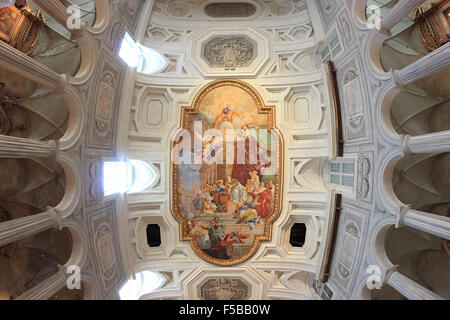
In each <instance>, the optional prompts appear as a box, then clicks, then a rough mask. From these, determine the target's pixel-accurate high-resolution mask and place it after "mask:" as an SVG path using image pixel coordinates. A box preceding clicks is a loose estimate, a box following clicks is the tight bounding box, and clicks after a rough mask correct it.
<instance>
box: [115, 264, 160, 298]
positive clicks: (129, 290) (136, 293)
mask: <svg viewBox="0 0 450 320" xmlns="http://www.w3.org/2000/svg"><path fill="white" fill-rule="evenodd" d="M163 283H164V278H163V277H162V276H161V275H160V274H159V273H156V272H151V271H144V272H141V273H138V274H136V279H131V280H128V281H127V283H125V285H124V286H123V287H122V288H121V289H120V291H119V295H120V299H121V300H139V299H140V298H141V297H142V296H144V295H146V294H148V293H150V292H152V291H154V290H156V289H158V288H159V287H161V286H162V284H163Z"/></svg>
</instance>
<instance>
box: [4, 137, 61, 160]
mask: <svg viewBox="0 0 450 320" xmlns="http://www.w3.org/2000/svg"><path fill="white" fill-rule="evenodd" d="M57 153H58V143H57V142H55V141H52V140H51V141H47V142H44V141H37V140H31V139H25V138H17V137H10V136H4V135H0V158H31V157H41V158H49V157H52V156H55V157H56V158H57Z"/></svg>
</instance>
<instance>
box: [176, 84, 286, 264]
mask: <svg viewBox="0 0 450 320" xmlns="http://www.w3.org/2000/svg"><path fill="white" fill-rule="evenodd" d="M223 86H235V87H238V88H241V89H243V90H244V91H245V92H247V93H248V94H250V96H251V97H252V98H253V99H254V101H255V102H256V105H257V106H258V113H261V114H267V115H268V128H267V129H268V130H269V131H270V130H275V131H276V132H277V134H278V136H279V146H278V164H277V173H276V178H275V179H276V182H275V200H274V210H273V212H272V214H271V215H270V217H269V218H267V219H266V220H265V225H264V234H263V235H256V236H255V239H254V242H253V244H252V246H251V248H250V249H249V250H248V251H247V252H246V253H245V254H244V255H242V256H240V257H239V258H236V259H230V260H224V259H217V258H214V257H211V256H209V255H208V254H206V253H205V252H204V251H203V250H202V249H201V248H200V247H199V244H198V242H197V241H195V240H196V238H195V237H192V236H189V235H188V227H187V222H188V221H187V220H186V219H185V218H184V217H182V216H181V215H180V212H179V208H178V201H179V198H178V194H179V193H178V182H177V181H178V179H179V177H178V165H177V164H175V163H174V161H172V162H171V176H172V179H171V191H172V194H171V197H170V200H171V204H170V208H171V212H172V215H173V216H174V217H175V219H176V220H177V221H178V222H179V223H180V225H181V227H180V228H179V231H180V239H181V241H190V243H191V246H192V248H193V250H194V251H195V252H196V254H197V255H198V256H199V257H200V258H202V259H203V260H205V261H206V262H209V263H211V264H215V265H219V266H233V265H237V264H240V263H243V262H245V261H247V260H248V259H250V258H251V257H252V256H253V255H254V254H255V253H256V252H257V250H258V249H259V247H260V245H261V242H262V241H271V239H272V227H273V226H272V224H273V222H274V221H275V220H276V219H277V218H278V217H279V215H280V213H281V211H282V198H283V182H284V138H283V135H282V133H281V132H280V131H279V130H278V128H277V127H276V112H275V106H268V105H265V103H264V101H263V99H262V97H261V95H260V94H259V93H258V91H257V90H256V89H254V88H253V87H252V86H250V85H249V84H247V83H245V82H243V81H240V80H236V79H221V80H216V81H213V82H211V83H209V84H207V85H206V86H204V87H203V88H202V89H201V90H200V91H199V93H198V94H197V95H196V96H195V98H194V102H193V104H192V105H191V106H185V107H182V110H181V119H180V120H181V121H180V127H179V129H187V128H188V126H189V118H190V116H191V115H195V114H198V109H199V107H200V103H201V101H202V100H203V98H204V97H205V96H206V95H207V94H208V93H210V92H211V91H212V90H214V89H217V88H220V87H223ZM175 136H176V133H175ZM175 144H176V142H175V141H173V140H172V142H171V151H172V150H173V148H174V146H175ZM171 155H172V152H171ZM171 160H172V159H171Z"/></svg>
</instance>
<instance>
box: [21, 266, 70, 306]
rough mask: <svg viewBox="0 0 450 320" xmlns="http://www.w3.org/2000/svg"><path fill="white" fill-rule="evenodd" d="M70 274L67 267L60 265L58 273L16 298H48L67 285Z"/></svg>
mask: <svg viewBox="0 0 450 320" xmlns="http://www.w3.org/2000/svg"><path fill="white" fill-rule="evenodd" d="M69 276H70V275H68V274H67V273H66V268H65V267H60V269H59V271H58V272H57V273H55V274H54V275H52V276H51V277H49V278H47V279H45V280H44V281H42V282H40V283H39V284H38V285H37V286H35V287H33V288H31V289H30V290H28V291H27V292H25V293H23V294H21V295H20V296H18V297H17V298H16V299H15V300H48V299H50V298H51V297H52V296H54V295H55V294H56V293H58V291H59V290H61V289H62V288H64V286H66V285H67V279H68V277H69Z"/></svg>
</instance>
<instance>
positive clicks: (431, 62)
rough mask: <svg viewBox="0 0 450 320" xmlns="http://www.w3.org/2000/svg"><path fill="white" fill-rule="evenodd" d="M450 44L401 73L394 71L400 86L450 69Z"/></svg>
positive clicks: (412, 64)
mask: <svg viewBox="0 0 450 320" xmlns="http://www.w3.org/2000/svg"><path fill="white" fill-rule="evenodd" d="M449 57H450V42H447V43H446V44H444V45H443V46H442V47H440V48H439V49H436V50H434V51H432V52H430V53H429V54H427V55H426V56H424V57H422V58H420V59H419V60H417V61H415V62H413V63H411V64H410V65H409V66H407V67H405V68H403V69H402V70H400V71H394V75H395V78H396V79H395V80H396V82H397V84H398V85H399V86H406V85H408V84H410V83H413V82H414V81H417V80H420V79H423V78H426V77H428V76H431V75H433V74H435V73H436V72H438V71H441V70H444V69H446V68H448V67H450V58H449Z"/></svg>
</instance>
